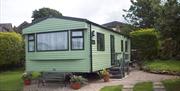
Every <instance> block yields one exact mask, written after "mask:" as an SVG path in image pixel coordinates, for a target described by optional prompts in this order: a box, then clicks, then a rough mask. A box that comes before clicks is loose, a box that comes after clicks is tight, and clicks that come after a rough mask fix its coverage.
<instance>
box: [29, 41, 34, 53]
mask: <svg viewBox="0 0 180 91" xmlns="http://www.w3.org/2000/svg"><path fill="white" fill-rule="evenodd" d="M28 48H29V51H34V41H29V47H28Z"/></svg>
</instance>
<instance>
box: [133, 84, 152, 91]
mask: <svg viewBox="0 0 180 91" xmlns="http://www.w3.org/2000/svg"><path fill="white" fill-rule="evenodd" d="M133 91H153V84H152V82H141V83H137V84H135V85H134V87H133Z"/></svg>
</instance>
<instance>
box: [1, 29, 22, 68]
mask: <svg viewBox="0 0 180 91" xmlns="http://www.w3.org/2000/svg"><path fill="white" fill-rule="evenodd" d="M23 45H24V41H23V39H22V36H21V35H20V34H17V33H15V32H0V67H1V68H2V69H1V70H3V69H6V68H9V67H13V66H17V65H19V64H22V61H23V59H24V51H23V50H24V48H23Z"/></svg>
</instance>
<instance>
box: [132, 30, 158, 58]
mask: <svg viewBox="0 0 180 91" xmlns="http://www.w3.org/2000/svg"><path fill="white" fill-rule="evenodd" d="M157 34H158V33H157V32H156V31H155V30H154V29H140V30H137V31H133V32H131V33H130V35H131V37H132V48H133V49H136V50H137V51H138V54H139V57H140V59H141V60H146V59H153V58H156V57H157V55H158V46H159V43H158V38H157Z"/></svg>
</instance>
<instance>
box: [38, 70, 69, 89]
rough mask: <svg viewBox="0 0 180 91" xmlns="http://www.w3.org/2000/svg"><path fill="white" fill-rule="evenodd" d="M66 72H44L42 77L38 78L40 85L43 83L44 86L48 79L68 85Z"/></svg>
mask: <svg viewBox="0 0 180 91" xmlns="http://www.w3.org/2000/svg"><path fill="white" fill-rule="evenodd" d="M65 76H66V74H65V73H59V72H43V73H42V74H41V77H40V78H39V79H38V87H39V85H40V84H41V83H42V85H43V86H45V84H46V83H47V82H48V81H54V82H55V81H56V82H60V83H62V84H63V85H65V86H66V82H65V81H66V80H65Z"/></svg>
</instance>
